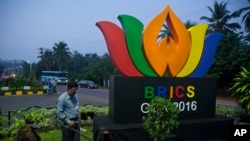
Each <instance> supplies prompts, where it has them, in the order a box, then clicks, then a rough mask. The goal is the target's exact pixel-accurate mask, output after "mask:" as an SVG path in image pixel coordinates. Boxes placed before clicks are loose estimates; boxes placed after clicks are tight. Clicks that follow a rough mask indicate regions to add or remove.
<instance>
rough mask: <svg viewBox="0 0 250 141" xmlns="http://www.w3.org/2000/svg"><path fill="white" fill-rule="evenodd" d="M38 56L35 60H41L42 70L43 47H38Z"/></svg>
mask: <svg viewBox="0 0 250 141" xmlns="http://www.w3.org/2000/svg"><path fill="white" fill-rule="evenodd" d="M38 50H39V56H38V57H37V58H40V59H41V69H42V70H43V52H44V51H43V47H40V48H39V49H38Z"/></svg>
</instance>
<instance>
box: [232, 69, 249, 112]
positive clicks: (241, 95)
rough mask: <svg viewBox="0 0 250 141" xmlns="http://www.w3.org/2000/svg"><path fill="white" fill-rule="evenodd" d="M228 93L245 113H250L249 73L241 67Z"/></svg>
mask: <svg viewBox="0 0 250 141" xmlns="http://www.w3.org/2000/svg"><path fill="white" fill-rule="evenodd" d="M228 90H229V92H231V95H232V96H235V97H236V98H237V100H238V103H239V105H240V106H241V107H242V108H243V109H245V110H246V111H248V112H249V111H250V72H249V71H248V70H247V69H245V68H244V67H242V70H241V71H240V72H239V73H238V74H236V75H235V77H234V79H233V83H232V87H230V88H229V89H228Z"/></svg>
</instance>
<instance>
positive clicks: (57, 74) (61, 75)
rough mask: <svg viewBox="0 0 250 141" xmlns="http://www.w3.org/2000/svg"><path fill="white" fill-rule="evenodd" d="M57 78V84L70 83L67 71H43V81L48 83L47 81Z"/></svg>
mask: <svg viewBox="0 0 250 141" xmlns="http://www.w3.org/2000/svg"><path fill="white" fill-rule="evenodd" d="M49 79H50V80H51V81H52V80H53V79H55V81H56V83H57V84H63V85H65V84H67V83H68V72H65V71H42V74H41V81H42V83H43V84H46V81H48V80H49Z"/></svg>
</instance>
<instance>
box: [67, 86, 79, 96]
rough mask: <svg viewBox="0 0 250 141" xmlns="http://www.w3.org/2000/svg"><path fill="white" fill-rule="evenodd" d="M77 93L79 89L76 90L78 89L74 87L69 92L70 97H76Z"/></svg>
mask: <svg viewBox="0 0 250 141" xmlns="http://www.w3.org/2000/svg"><path fill="white" fill-rule="evenodd" d="M76 92H77V88H76V87H73V88H71V89H69V90H68V94H69V95H70V96H73V95H75V94H76Z"/></svg>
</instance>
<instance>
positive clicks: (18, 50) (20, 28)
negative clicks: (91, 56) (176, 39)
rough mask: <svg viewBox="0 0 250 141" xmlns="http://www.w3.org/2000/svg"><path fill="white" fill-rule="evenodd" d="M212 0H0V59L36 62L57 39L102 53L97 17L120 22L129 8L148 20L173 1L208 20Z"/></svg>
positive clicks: (190, 16)
mask: <svg viewBox="0 0 250 141" xmlns="http://www.w3.org/2000/svg"><path fill="white" fill-rule="evenodd" d="M217 1H218V2H222V1H223V0H217ZM225 2H228V7H227V8H228V10H230V11H231V12H233V11H234V10H236V9H239V8H242V7H246V6H249V3H248V2H247V0H227V1H225ZM213 4H214V0H1V1H0V59H2V60H13V59H17V60H26V61H31V62H37V61H38V60H39V59H38V58H37V56H38V55H39V50H38V49H39V48H40V47H43V48H49V49H51V48H52V47H53V46H54V43H58V42H59V41H64V42H65V43H67V44H68V47H69V48H70V51H71V52H73V51H75V50H76V51H78V52H80V53H82V54H83V55H84V54H86V53H97V54H98V55H103V54H104V53H107V47H106V43H105V41H104V37H103V35H102V33H101V31H100V30H99V28H98V27H97V26H96V25H95V23H96V22H98V21H102V20H107V21H111V22H113V23H116V24H117V25H120V23H119V21H118V19H117V16H118V15H120V14H128V15H131V16H134V17H136V18H137V19H139V20H140V21H141V22H142V23H143V24H144V25H146V24H147V23H148V22H149V21H150V20H151V19H152V18H153V17H154V16H156V15H157V14H158V13H159V12H160V11H161V10H162V9H163V8H164V7H165V6H166V5H170V6H171V8H172V9H173V11H174V12H175V14H176V15H177V16H178V17H179V18H180V19H181V20H182V21H183V22H186V21H187V20H191V21H192V22H196V23H205V21H200V20H199V19H200V17H201V16H208V17H210V14H211V13H210V12H209V10H208V9H207V7H206V6H210V7H213ZM239 21H240V20H239Z"/></svg>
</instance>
